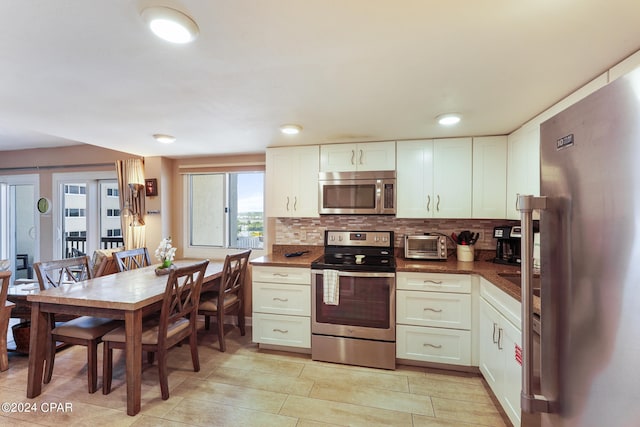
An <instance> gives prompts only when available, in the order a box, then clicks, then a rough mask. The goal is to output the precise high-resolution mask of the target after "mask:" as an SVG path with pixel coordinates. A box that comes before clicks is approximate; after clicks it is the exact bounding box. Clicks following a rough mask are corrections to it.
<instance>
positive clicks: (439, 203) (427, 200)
mask: <svg viewBox="0 0 640 427" xmlns="http://www.w3.org/2000/svg"><path fill="white" fill-rule="evenodd" d="M397 153H398V154H397V155H398V168H397V172H396V173H397V175H396V177H397V191H396V197H397V204H398V207H397V211H396V217H398V218H470V217H471V200H472V199H471V187H472V184H471V179H472V167H473V160H472V140H471V138H450V139H433V140H431V139H426V140H416V141H398V143H397Z"/></svg>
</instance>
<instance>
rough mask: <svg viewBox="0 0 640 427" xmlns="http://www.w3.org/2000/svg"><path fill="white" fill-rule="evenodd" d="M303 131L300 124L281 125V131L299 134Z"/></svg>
mask: <svg viewBox="0 0 640 427" xmlns="http://www.w3.org/2000/svg"><path fill="white" fill-rule="evenodd" d="M301 131H302V126H300V125H282V126H280V132H282V133H285V134H287V135H297V134H299V133H300V132H301Z"/></svg>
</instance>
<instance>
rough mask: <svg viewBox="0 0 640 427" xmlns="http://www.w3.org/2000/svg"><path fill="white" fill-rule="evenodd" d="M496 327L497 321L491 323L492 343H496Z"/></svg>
mask: <svg viewBox="0 0 640 427" xmlns="http://www.w3.org/2000/svg"><path fill="white" fill-rule="evenodd" d="M497 327H498V324H497V323H495V322H494V323H493V343H494V344H498V340H497V339H496V328H497Z"/></svg>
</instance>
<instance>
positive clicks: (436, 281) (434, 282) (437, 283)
mask: <svg viewBox="0 0 640 427" xmlns="http://www.w3.org/2000/svg"><path fill="white" fill-rule="evenodd" d="M424 283H433V284H434V285H442V280H425V281H424Z"/></svg>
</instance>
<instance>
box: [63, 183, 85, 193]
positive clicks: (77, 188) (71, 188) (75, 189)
mask: <svg viewBox="0 0 640 427" xmlns="http://www.w3.org/2000/svg"><path fill="white" fill-rule="evenodd" d="M64 194H87V187H86V186H84V185H65V186H64Z"/></svg>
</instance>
